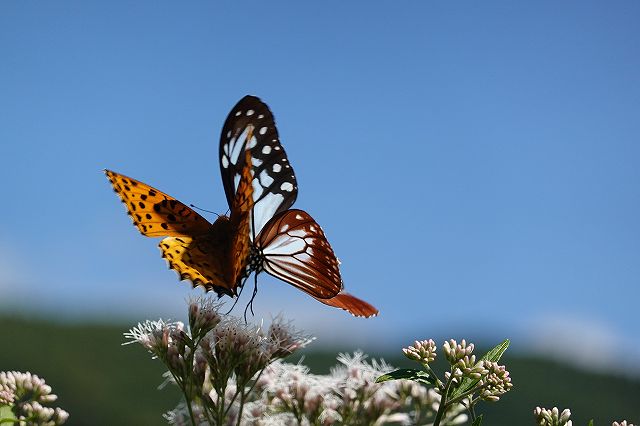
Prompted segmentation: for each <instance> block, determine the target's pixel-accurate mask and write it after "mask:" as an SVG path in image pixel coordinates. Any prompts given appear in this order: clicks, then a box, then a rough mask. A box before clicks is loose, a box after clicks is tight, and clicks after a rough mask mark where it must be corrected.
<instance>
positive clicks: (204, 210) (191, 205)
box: [189, 204, 222, 217]
mask: <svg viewBox="0 0 640 426" xmlns="http://www.w3.org/2000/svg"><path fill="white" fill-rule="evenodd" d="M189 207H193V208H194V209H196V210H200V211H201V212H207V213H211V214H215V215H216V216H218V217H220V216H222V215H220V214H218V213H216V212H212V211H211V210H206V209H201V208H200V207H198V206H196V205H195V204H189Z"/></svg>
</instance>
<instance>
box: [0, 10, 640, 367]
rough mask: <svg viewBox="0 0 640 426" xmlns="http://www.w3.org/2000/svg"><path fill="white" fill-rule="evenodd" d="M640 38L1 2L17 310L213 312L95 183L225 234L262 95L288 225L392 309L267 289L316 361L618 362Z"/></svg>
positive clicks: (466, 21)
mask: <svg viewBox="0 0 640 426" xmlns="http://www.w3.org/2000/svg"><path fill="white" fill-rule="evenodd" d="M639 18H640V3H638V2H636V1H618V2H614V3H611V2H593V1H566V2H554V1H538V2H527V3H523V2H511V1H504V2H406V3H397V2H396V3H392V2H379V3H377V4H371V3H369V2H367V3H364V2H362V3H356V2H321V3H318V2H315V3H311V2H303V3H301V2H280V3H273V2H270V3H266V2H242V3H232V2H226V3H222V2H189V3H188V4H185V3H176V2H169V1H160V2H157V1H138V2H118V1H111V2H87V1H77V2H71V1H66V2H45V3H42V2H40V3H37V2H18V1H5V2H2V3H1V4H0V55H1V57H2V61H1V63H0V146H1V149H2V151H1V154H0V158H1V159H2V167H0V179H1V181H2V182H3V184H2V192H3V197H4V202H3V208H2V210H1V211H0V215H1V216H0V218H1V220H0V306H2V307H3V309H12V310H20V311H33V310H34V309H35V310H37V311H39V312H40V313H41V314H43V315H49V316H52V317H54V318H69V317H71V318H87V317H88V318H105V317H108V318H126V319H127V320H141V319H144V318H147V317H158V316H162V317H167V316H172V317H176V316H178V315H180V314H181V312H183V311H184V302H183V299H184V298H185V297H187V296H188V295H190V294H199V293H200V292H199V291H192V290H190V286H189V285H188V284H186V283H184V282H183V283H179V282H178V280H177V278H176V276H175V273H174V272H173V271H170V270H168V269H167V268H166V266H165V263H164V261H163V260H162V259H160V257H159V252H158V249H157V248H156V244H157V241H155V240H152V239H148V238H143V237H141V236H140V235H139V234H138V232H137V231H136V229H135V228H134V227H133V226H132V225H131V223H130V220H129V218H128V217H127V216H126V215H125V213H124V208H123V206H122V205H121V204H120V203H119V201H118V199H117V198H116V196H115V194H113V193H112V192H111V190H110V188H109V185H108V182H107V180H106V179H105V177H104V175H103V174H102V173H101V170H102V169H103V168H110V169H113V170H116V171H118V172H121V173H124V174H128V175H130V176H132V177H135V178H137V179H140V180H142V181H144V182H146V183H149V184H151V185H153V186H156V187H158V188H159V189H161V190H163V191H165V192H168V193H169V194H171V195H173V196H175V197H177V198H179V199H180V200H183V201H185V202H187V203H194V204H196V205H198V206H201V207H203V208H207V209H209V210H214V211H217V212H220V213H224V212H225V210H226V209H227V207H226V201H225V197H224V191H223V188H222V185H221V181H220V177H219V170H218V167H219V166H218V159H217V152H218V137H219V132H220V128H221V126H222V123H223V121H224V119H225V117H226V114H227V112H228V110H229V109H230V108H231V107H232V106H233V105H234V104H235V102H236V101H237V100H239V99H240V98H241V97H242V96H244V95H245V94H254V95H257V96H259V97H261V98H262V99H263V100H264V101H265V102H267V103H268V104H269V105H270V107H271V109H272V111H273V112H274V114H275V116H276V120H277V124H278V128H279V131H280V136H281V139H282V143H283V145H284V146H285V149H286V150H287V153H288V155H289V160H290V161H291V164H292V165H293V167H294V169H295V172H296V176H297V178H298V183H299V188H300V190H299V197H298V201H297V202H296V204H295V207H298V208H302V209H305V210H307V211H308V212H309V213H311V214H312V215H313V216H314V217H315V218H316V220H317V221H318V222H319V223H320V224H321V225H322V226H323V228H324V230H325V232H326V233H327V236H328V238H329V240H330V242H331V243H332V245H333V247H334V250H335V251H336V253H337V255H338V256H339V257H340V259H341V260H342V262H343V265H342V273H343V278H344V280H345V283H346V288H347V290H349V291H351V292H353V293H354V294H356V295H358V296H361V297H362V298H364V299H366V300H368V301H370V302H371V303H373V304H374V305H376V306H377V307H378V308H379V309H380V311H381V316H380V317H379V318H376V319H373V320H360V319H353V318H351V317H350V316H348V315H347V314H345V313H343V312H341V311H338V310H332V309H331V308H328V307H325V306H323V305H321V304H319V303H317V302H316V301H314V300H313V299H311V298H309V297H307V296H305V295H304V294H302V293H300V292H298V291H297V290H295V289H293V288H292V287H290V286H288V285H287V284H284V283H281V282H279V281H276V280H273V279H270V278H268V277H262V279H261V284H260V287H259V294H258V299H257V301H256V307H257V314H258V315H259V316H268V315H269V314H270V313H277V312H280V311H282V312H284V313H285V314H286V315H288V316H290V317H293V318H294V319H295V320H296V322H298V323H300V324H301V325H302V326H303V327H305V328H307V329H310V330H311V331H312V332H315V333H316V334H318V335H319V337H320V338H321V339H320V340H319V341H322V338H324V339H325V341H331V339H334V338H338V337H336V336H342V337H343V338H349V339H351V340H350V342H355V343H357V344H360V345H367V344H376V345H378V346H384V345H385V344H391V342H392V343H393V344H398V342H400V343H406V342H407V339H411V338H426V337H431V336H442V337H458V338H460V337H464V336H466V337H468V338H482V337H485V338H486V337H489V338H491V339H494V340H498V339H501V338H503V337H511V338H513V339H514V342H515V343H516V344H517V345H518V346H519V347H540V348H547V349H548V348H549V344H550V343H553V342H557V341H558V339H562V340H561V341H562V342H563V344H562V345H556V349H558V347H559V346H562V347H567V346H571V345H573V344H575V345H578V346H580V345H583V346H582V347H591V346H592V347H594V348H597V349H594V351H595V354H594V355H593V356H594V357H595V358H596V361H598V362H600V361H602V362H605V363H606V362H610V361H611V360H612V358H610V357H611V356H613V354H615V352H616V350H617V349H615V348H613V347H610V346H615V345H618V344H629V342H630V341H636V342H637V341H638V340H639V339H640V329H639V328H638V320H637V318H638V314H637V306H638V300H639V299H640V286H639V284H640V283H639V281H640V221H639V220H638V217H640V185H639V183H640V168H639V167H638V164H639V160H640V144H639V140H638V135H640V117H639V115H640V26H638V25H637V22H638V19H639ZM209 219H211V215H210V216H209ZM336 330H338V332H336ZM563 333H564V334H563ZM571 339H573V341H572V340H571ZM603 342H604V343H606V344H605V345H604V346H605V347H604V348H602V347H601V346H603V345H602V344H601V343H603ZM625 342H626V343H625ZM634 344H635V345H636V346H635V347H633V348H632V350H631V353H632V354H633V355H634V356H636V355H638V354H640V345H638V344H637V343H634ZM589 345H591V346H589ZM396 347H397V346H396ZM558 350H562V349H558ZM565 350H566V351H568V352H570V353H573V352H572V351H573V349H571V348H568V349H565ZM589 361H593V360H587V362H589Z"/></svg>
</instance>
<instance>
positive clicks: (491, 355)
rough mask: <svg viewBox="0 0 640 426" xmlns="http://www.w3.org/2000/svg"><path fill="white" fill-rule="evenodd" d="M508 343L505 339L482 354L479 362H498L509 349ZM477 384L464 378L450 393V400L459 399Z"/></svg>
mask: <svg viewBox="0 0 640 426" xmlns="http://www.w3.org/2000/svg"><path fill="white" fill-rule="evenodd" d="M510 343H511V341H509V339H505V340H504V341H502V342H501V343H500V344H499V345H498V346H496V347H495V348H493V349H491V350H490V351H489V352H487V353H486V354H484V355H483V356H482V358H480V360H481V361H482V360H487V361H491V362H498V361H499V360H500V358H501V357H502V354H504V352H505V351H506V350H507V348H508V347H509V344H510ZM478 382H479V380H478V379H470V378H468V377H466V378H464V379H463V380H462V383H460V386H458V387H457V388H456V389H455V390H454V391H453V392H452V393H451V396H450V398H451V399H453V398H457V397H459V396H460V395H462V394H463V393H465V392H467V391H468V390H469V389H471V388H472V387H474V386H475V385H476V384H477V383H478Z"/></svg>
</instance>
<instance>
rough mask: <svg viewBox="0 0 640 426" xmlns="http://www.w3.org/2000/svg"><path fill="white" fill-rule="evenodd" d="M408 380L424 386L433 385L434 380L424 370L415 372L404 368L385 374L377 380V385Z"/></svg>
mask: <svg viewBox="0 0 640 426" xmlns="http://www.w3.org/2000/svg"><path fill="white" fill-rule="evenodd" d="M398 379H407V380H413V381H414V382H419V383H422V384H428V385H433V384H434V382H433V379H432V378H431V376H429V373H427V372H426V371H422V370H413V369H411V368H402V369H400V370H396V371H392V372H391V373H387V374H383V375H382V376H380V377H378V378H377V379H376V383H382V382H388V381H389V380H398Z"/></svg>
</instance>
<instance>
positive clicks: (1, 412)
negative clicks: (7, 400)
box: [0, 405, 18, 424]
mask: <svg viewBox="0 0 640 426" xmlns="http://www.w3.org/2000/svg"><path fill="white" fill-rule="evenodd" d="M16 420H18V419H16V416H15V415H14V414H13V411H11V406H10V405H0V424H1V423H15V422H16Z"/></svg>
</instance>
